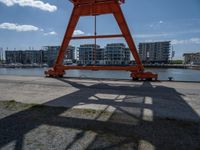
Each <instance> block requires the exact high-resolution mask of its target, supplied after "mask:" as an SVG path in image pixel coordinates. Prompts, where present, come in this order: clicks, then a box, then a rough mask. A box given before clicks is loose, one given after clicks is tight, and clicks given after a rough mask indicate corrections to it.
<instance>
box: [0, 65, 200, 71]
mask: <svg viewBox="0 0 200 150" xmlns="http://www.w3.org/2000/svg"><path fill="white" fill-rule="evenodd" d="M144 67H145V68H163V69H165V68H175V69H196V70H200V65H183V64H145V65H144ZM0 68H50V67H48V66H46V65H45V66H44V65H32V64H27V65H15V64H13V65H10V64H3V65H2V64H1V65H0Z"/></svg>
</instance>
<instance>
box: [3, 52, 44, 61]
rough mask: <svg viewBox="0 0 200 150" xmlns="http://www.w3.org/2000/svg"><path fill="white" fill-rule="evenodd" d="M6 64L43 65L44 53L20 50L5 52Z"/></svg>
mask: <svg viewBox="0 0 200 150" xmlns="http://www.w3.org/2000/svg"><path fill="white" fill-rule="evenodd" d="M5 57H6V63H8V64H10V63H20V64H34V63H36V64H42V63H43V61H44V60H43V51H42V50H25V51H22V50H18V51H15V50H14V51H8V50H7V51H5Z"/></svg>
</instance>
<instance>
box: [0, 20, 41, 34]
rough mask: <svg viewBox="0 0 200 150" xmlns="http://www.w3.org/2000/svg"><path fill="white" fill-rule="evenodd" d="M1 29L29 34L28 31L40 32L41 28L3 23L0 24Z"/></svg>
mask: <svg viewBox="0 0 200 150" xmlns="http://www.w3.org/2000/svg"><path fill="white" fill-rule="evenodd" d="M0 29H5V30H14V31H17V32H27V31H38V30H39V28H38V27H35V26H33V25H18V24H14V23H7V22H6V23H2V24H0Z"/></svg>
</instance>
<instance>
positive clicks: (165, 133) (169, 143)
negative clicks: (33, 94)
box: [0, 79, 200, 150]
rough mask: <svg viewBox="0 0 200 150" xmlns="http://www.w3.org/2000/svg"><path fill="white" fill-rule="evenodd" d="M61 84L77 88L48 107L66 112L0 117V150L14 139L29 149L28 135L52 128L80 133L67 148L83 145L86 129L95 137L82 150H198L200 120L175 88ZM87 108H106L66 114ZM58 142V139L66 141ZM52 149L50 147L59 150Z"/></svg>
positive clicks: (34, 110) (38, 110)
mask: <svg viewBox="0 0 200 150" xmlns="http://www.w3.org/2000/svg"><path fill="white" fill-rule="evenodd" d="M59 80H60V81H63V82H65V83H66V84H70V85H71V86H73V87H75V88H77V89H79V90H78V91H76V92H74V93H71V94H68V95H64V96H62V97H59V98H57V99H54V100H52V101H49V102H48V103H46V104H45V105H56V106H67V107H68V108H66V107H50V106H33V107H31V108H28V109H26V110H23V111H20V112H17V113H14V114H11V115H10V116H7V117H4V118H2V119H1V120H0V148H3V147H4V146H7V145H9V143H11V142H13V141H14V143H15V144H14V148H13V149H16V150H21V149H25V147H26V146H25V143H24V139H25V136H26V135H27V134H28V133H29V132H32V131H34V130H36V129H37V128H39V127H40V126H42V125H49V126H53V127H61V128H63V129H76V130H78V131H79V132H78V133H76V134H75V136H73V137H72V139H71V140H70V142H69V141H67V138H66V145H65V149H70V148H71V149H73V148H74V145H75V144H77V143H79V146H80V145H81V144H83V142H81V139H84V136H85V135H86V133H87V132H88V131H89V132H92V133H95V136H93V138H92V139H91V140H90V141H89V142H88V143H87V144H86V145H84V146H83V145H82V146H80V147H82V149H141V150H142V149H154V150H163V149H166V150H169V149H170V150H172V149H179V150H182V149H185V150H188V149H190V150H197V149H200V121H199V120H200V119H199V116H198V115H197V114H196V112H195V111H194V110H193V109H192V108H191V107H190V106H189V105H188V104H187V103H186V102H185V100H184V99H183V98H182V97H183V96H184V95H181V94H180V93H178V92H177V91H176V90H175V89H173V88H168V87H164V86H152V85H151V83H150V82H144V83H143V84H142V85H140V86H139V85H135V86H132V87H131V86H126V85H123V86H120V85H109V84H102V83H99V84H93V85H90V86H88V85H84V84H78V83H75V82H72V81H68V80H65V79H59ZM47 94H48V93H47ZM87 104H89V105H94V104H95V105H98V106H101V107H102V108H103V110H101V111H98V112H94V114H95V115H93V116H92V117H89V116H88V114H87V113H86V115H84V111H82V112H81V113H80V112H79V114H78V113H77V114H73V113H71V114H67V115H64V114H65V113H67V112H68V111H71V109H70V108H71V107H73V106H77V105H79V106H81V105H82V106H84V105H87ZM107 111H110V112H109V113H106V112H107ZM102 115H103V117H102ZM102 118H103V119H102ZM69 132H70V131H69ZM66 134H68V133H66ZM36 136H37V135H36ZM43 138H47V137H43ZM59 138H60V139H59ZM59 138H58V139H57V140H58V141H59V140H63V137H59ZM50 140H55V139H53V137H52V139H50ZM31 142H34V141H31ZM26 143H27V142H26ZM50 146H52V147H46V149H56V148H55V147H54V148H53V145H51V144H50ZM80 147H79V148H80ZM79 148H77V149H79ZM30 149H31V148H30ZM43 149H44V148H43Z"/></svg>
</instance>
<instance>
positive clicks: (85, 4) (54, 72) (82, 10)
mask: <svg viewBox="0 0 200 150" xmlns="http://www.w3.org/2000/svg"><path fill="white" fill-rule="evenodd" d="M70 2H72V3H73V4H74V8H73V11H72V14H71V17H70V20H69V24H68V27H67V30H66V32H65V35H64V39H63V42H62V45H61V48H60V50H59V54H58V57H57V59H56V63H55V65H54V66H53V68H51V69H49V70H48V71H45V74H46V76H49V77H63V75H64V74H65V70H70V69H78V70H95V71H97V70H123V71H130V72H131V75H130V76H131V77H132V79H133V80H139V79H140V80H143V79H147V80H151V79H155V80H156V79H157V78H158V75H157V74H154V73H151V72H144V66H143V65H142V62H141V60H140V57H139V55H138V52H137V49H136V46H135V43H134V41H133V38H132V36H131V33H130V30H129V28H128V25H127V22H126V20H125V17H124V15H123V12H122V9H121V6H120V5H121V4H123V3H124V2H125V0H70ZM103 14H113V15H114V17H115V19H116V21H117V23H118V26H119V28H120V30H121V34H116V35H97V34H96V25H95V34H94V36H76V37H72V36H73V33H74V30H75V28H76V25H77V23H78V20H79V18H80V17H81V16H95V24H96V16H98V15H103ZM119 37H121V38H125V40H126V42H127V44H128V46H129V48H130V51H131V53H132V55H133V57H134V58H135V61H136V65H129V66H96V65H93V66H65V65H63V59H64V55H65V51H66V50H67V47H68V45H69V42H70V40H73V39H74V40H76V39H95V45H96V39H98V38H119Z"/></svg>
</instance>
